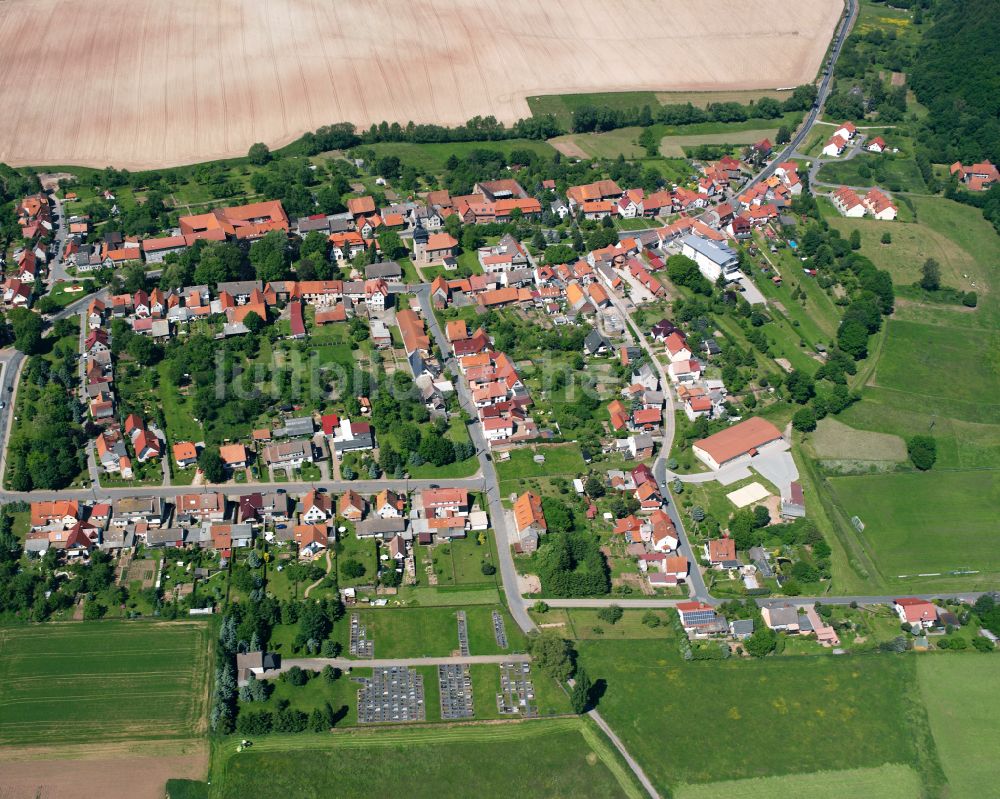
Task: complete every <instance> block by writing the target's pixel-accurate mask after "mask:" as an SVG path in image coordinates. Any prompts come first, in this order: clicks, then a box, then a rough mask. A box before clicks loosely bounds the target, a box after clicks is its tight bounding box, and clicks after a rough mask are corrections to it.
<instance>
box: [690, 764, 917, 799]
mask: <svg viewBox="0 0 1000 799" xmlns="http://www.w3.org/2000/svg"><path fill="white" fill-rule="evenodd" d="M673 795H674V799H722V797H733V796H736V797H739V799H775V797H795V799H840V798H841V797H844V796H871V797H877V799H920V797H922V796H923V795H924V794H923V791H922V790H921V786H920V777H919V776H918V775H917V773H916V772H915V771H914V770H913V769H911V768H909V767H908V766H897V765H885V766H879V767H877V768H856V769H851V770H849V771H814V772H813V773H812V774H788V775H786V776H784V777H757V778H755V779H750V780H729V781H727V782H711V783H708V784H707V785H682V786H680V787H679V788H678V789H677V790H676V791H674V794H673Z"/></svg>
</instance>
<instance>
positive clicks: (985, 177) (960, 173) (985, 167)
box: [948, 161, 1000, 191]
mask: <svg viewBox="0 0 1000 799" xmlns="http://www.w3.org/2000/svg"><path fill="white" fill-rule="evenodd" d="M948 172H949V174H951V175H954V176H955V177H956V178H957V179H958V182H959V183H961V184H962V185H963V186H965V187H966V188H967V189H968V190H969V191H989V188H990V186H992V185H993V184H994V183H998V182H1000V171H998V170H997V168H996V167H995V166H994V165H993V164H992V163H990V162H989V161H982V162H980V163H978V164H969V165H968V166H966V165H965V164H963V163H962V162H961V161H956V162H955V163H954V164H952V165H951V168H950V169H949V170H948Z"/></svg>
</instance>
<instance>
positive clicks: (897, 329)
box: [875, 320, 1000, 432]
mask: <svg viewBox="0 0 1000 799" xmlns="http://www.w3.org/2000/svg"><path fill="white" fill-rule="evenodd" d="M875 384H876V385H878V386H881V387H883V388H888V389H892V390H895V391H899V392H902V393H904V394H906V395H907V397H909V398H913V397H919V398H920V399H921V405H924V406H925V407H932V408H933V406H935V405H939V406H941V407H940V408H934V410H937V411H939V412H940V413H941V415H942V416H948V417H950V418H954V419H962V420H965V421H968V422H979V423H982V424H997V423H1000V403H998V402H997V399H998V397H1000V332H997V331H994V332H992V333H989V332H986V331H976V330H970V329H967V328H956V327H945V326H943V325H928V324H921V323H918V322H904V321H896V320H892V321H890V322H889V323H888V328H887V331H886V340H885V345H884V348H883V350H882V353H881V355H880V357H879V360H878V366H877V368H876V371H875ZM959 386H960V389H959V390H958V391H956V388H957V387H959ZM908 401H911V400H908ZM914 432H917V431H914Z"/></svg>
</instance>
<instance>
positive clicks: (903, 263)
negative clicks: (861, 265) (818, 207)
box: [828, 196, 1000, 329]
mask: <svg viewBox="0 0 1000 799" xmlns="http://www.w3.org/2000/svg"><path fill="white" fill-rule="evenodd" d="M906 199H907V200H908V201H909V202H910V203H912V205H913V209H914V213H915V216H916V221H915V222H904V223H893V224H892V225H891V226H889V227H888V228H887V227H886V224H885V223H884V222H876V221H874V220H872V219H845V218H843V217H841V216H839V215H835V216H833V217H831V218H830V219H828V221H829V223H830V224H831V225H832V226H833V227H835V228H837V229H838V230H839V231H840V232H841V233H842V234H843V235H844V236H845V237H846V236H848V235H850V232H851V231H853V230H858V231H859V232H860V234H861V254H862V255H865V256H867V257H869V258H871V259H872V261H873V262H874V263H875V265H876V266H878V267H879V268H880V269H887V270H889V272H890V273H891V274H892V279H893V281H894V282H895V283H896V285H898V286H906V285H911V284H913V283H914V282H916V281H917V280H919V279H920V268H921V266H922V265H923V263H924V261H925V260H927V259H928V258H934V259H935V260H936V261H937V262H938V263H939V264H940V266H941V283H942V284H943V285H945V286H950V287H952V288H956V289H960V290H962V291H976V292H977V293H978V294H979V300H980V302H979V307H978V308H977V309H976V310H975V311H974V312H970V311H969V310H968V309H963V308H961V307H953V306H945V305H939V304H933V305H930V304H914V303H912V302H904V303H900V304H899V305H900V307H898V308H897V311H896V315H897V316H899V317H901V318H904V319H913V320H916V321H929V320H930V321H943V322H945V323H949V324H954V325H956V326H960V327H980V328H982V327H985V328H991V329H995V328H996V323H997V313H998V309H1000V300H998V297H997V292H996V291H994V290H993V284H994V283H995V279H996V278H995V258H994V257H993V254H994V253H996V252H997V250H998V248H1000V238H998V237H997V233H996V231H995V230H994V229H993V227H992V226H991V225H990V224H989V222H987V221H986V220H985V219H983V214H982V212H981V211H980V210H979V209H977V208H973V207H972V206H969V205H962V204H961V203H957V202H954V201H953V200H946V199H944V198H943V197H923V196H908V197H907V198H906ZM887 229H888V230H889V231H890V232H891V233H892V244H889V245H883V244H882V243H881V237H882V234H883V233H884V232H885V231H886V230H887Z"/></svg>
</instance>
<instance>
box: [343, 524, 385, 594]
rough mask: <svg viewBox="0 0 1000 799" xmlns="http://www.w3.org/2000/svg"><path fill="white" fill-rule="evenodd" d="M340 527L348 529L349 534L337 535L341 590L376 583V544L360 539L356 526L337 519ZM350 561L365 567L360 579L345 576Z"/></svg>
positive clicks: (368, 539)
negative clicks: (346, 564) (355, 532)
mask: <svg viewBox="0 0 1000 799" xmlns="http://www.w3.org/2000/svg"><path fill="white" fill-rule="evenodd" d="M336 524H337V526H338V527H340V526H344V527H347V532H345V533H338V534H337V543H336V547H335V549H336V553H337V564H338V570H337V574H338V577H337V579H338V584H339V585H340V587H341V588H346V587H349V586H354V585H370V584H372V583H374V582H375V575H376V565H377V561H376V558H377V554H376V547H375V542H374V541H373V540H372V539H370V538H358V537H357V536H356V535H355V534H354V526H353V525H352V524H351V523H350V522H345V521H344V520H343V519H341V518H340V517H337V519H336ZM348 560H355V561H357V562H358V563H360V564H361V565H362V566H364V567H365V573H364V574H362V575H361V576H360V577H348V576H347V575H346V574H344V570H343V565H344V563H346V562H347V561H348Z"/></svg>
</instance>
